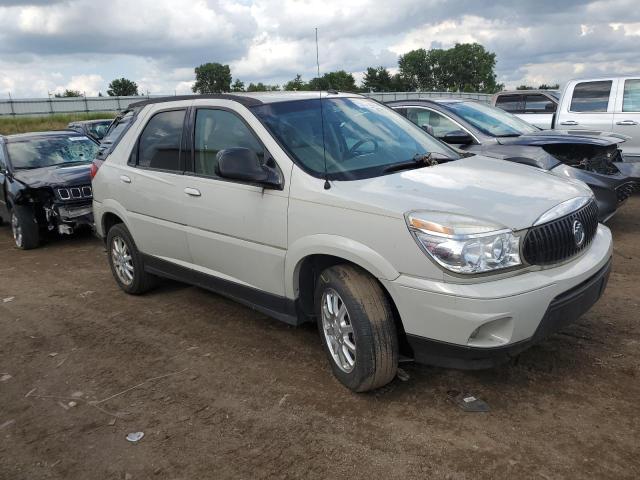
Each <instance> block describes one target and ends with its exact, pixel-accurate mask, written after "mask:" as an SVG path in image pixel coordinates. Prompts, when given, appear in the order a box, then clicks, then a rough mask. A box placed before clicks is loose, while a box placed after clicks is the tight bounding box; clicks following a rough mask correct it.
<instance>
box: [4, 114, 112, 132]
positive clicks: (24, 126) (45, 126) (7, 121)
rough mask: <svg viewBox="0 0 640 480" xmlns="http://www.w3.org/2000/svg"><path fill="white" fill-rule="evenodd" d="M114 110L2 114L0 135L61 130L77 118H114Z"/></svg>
mask: <svg viewBox="0 0 640 480" xmlns="http://www.w3.org/2000/svg"><path fill="white" fill-rule="evenodd" d="M115 116H116V112H92V113H68V114H56V115H49V116H39V117H30V116H26V115H25V116H24V117H22V116H15V117H9V116H6V117H5V116H3V117H0V135H11V134H13V133H27V132H43V131H46V130H63V129H65V128H67V125H68V124H69V122H75V121H78V120H97V119H99V118H114V117H115Z"/></svg>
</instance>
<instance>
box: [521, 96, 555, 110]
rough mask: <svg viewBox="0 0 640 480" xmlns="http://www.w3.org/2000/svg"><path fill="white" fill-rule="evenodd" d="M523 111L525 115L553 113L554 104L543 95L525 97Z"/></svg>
mask: <svg viewBox="0 0 640 480" xmlns="http://www.w3.org/2000/svg"><path fill="white" fill-rule="evenodd" d="M524 109H525V111H526V112H527V113H553V112H555V111H556V104H555V103H554V102H553V101H551V100H549V98H547V97H545V96H544V95H526V96H525V97H524Z"/></svg>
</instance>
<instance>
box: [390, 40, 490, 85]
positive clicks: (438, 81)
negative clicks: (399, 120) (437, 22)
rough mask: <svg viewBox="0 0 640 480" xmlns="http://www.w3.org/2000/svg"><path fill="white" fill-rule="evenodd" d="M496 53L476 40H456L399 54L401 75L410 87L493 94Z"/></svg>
mask: <svg viewBox="0 0 640 480" xmlns="http://www.w3.org/2000/svg"><path fill="white" fill-rule="evenodd" d="M495 65H496V55H495V53H492V52H488V51H487V50H485V48H484V47H483V46H482V45H480V44H478V43H457V44H456V45H455V46H454V47H452V48H449V49H447V50H443V49H438V48H436V49H432V50H425V49H423V48H420V49H417V50H412V51H410V52H407V53H406V54H404V55H402V56H400V59H399V60H398V66H399V68H400V75H401V77H402V78H404V79H405V80H406V82H407V86H409V88H410V89H412V90H416V89H420V90H436V91H437V90H442V91H452V92H468V91H471V92H484V93H495V92H497V91H499V90H500V89H501V88H502V85H500V84H498V83H497V82H496V74H495V71H494V69H495Z"/></svg>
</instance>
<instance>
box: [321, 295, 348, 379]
mask: <svg viewBox="0 0 640 480" xmlns="http://www.w3.org/2000/svg"><path fill="white" fill-rule="evenodd" d="M322 332H323V334H324V339H325V341H326V342H327V346H328V347H329V352H330V353H331V357H332V358H333V361H334V362H335V363H336V365H338V367H339V368H340V370H342V371H343V372H345V373H350V372H351V371H352V370H353V368H354V367H355V364H356V341H355V334H354V332H353V325H352V324H351V319H350V317H349V311H348V310H347V306H346V305H345V303H344V302H343V300H342V298H341V297H340V295H339V294H338V292H336V291H335V290H334V289H332V288H327V289H326V290H325V291H324V292H323V294H322Z"/></svg>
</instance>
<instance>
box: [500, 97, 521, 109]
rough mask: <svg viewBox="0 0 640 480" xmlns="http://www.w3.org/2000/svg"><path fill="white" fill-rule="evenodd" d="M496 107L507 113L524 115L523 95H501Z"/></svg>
mask: <svg viewBox="0 0 640 480" xmlns="http://www.w3.org/2000/svg"><path fill="white" fill-rule="evenodd" d="M496 107H498V108H501V109H502V110H504V111H506V112H511V113H522V96H521V95H500V96H499V97H498V98H497V99H496Z"/></svg>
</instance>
